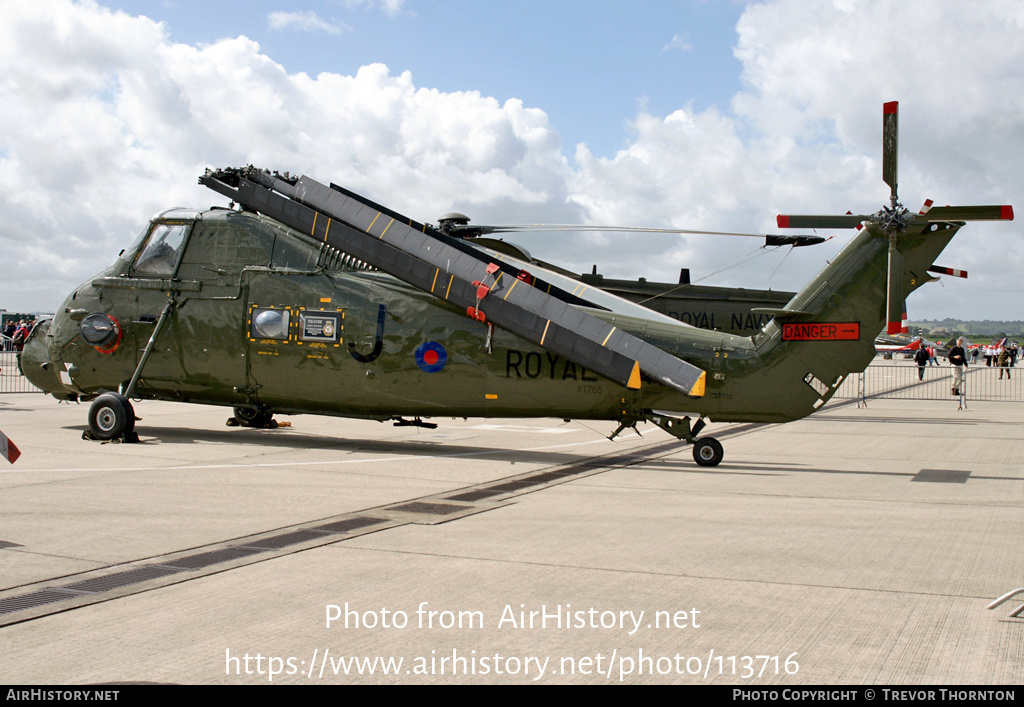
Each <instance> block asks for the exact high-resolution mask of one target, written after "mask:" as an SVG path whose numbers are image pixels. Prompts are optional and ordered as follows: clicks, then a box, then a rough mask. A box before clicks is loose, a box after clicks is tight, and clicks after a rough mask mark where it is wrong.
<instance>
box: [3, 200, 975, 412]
mask: <svg viewBox="0 0 1024 707" xmlns="http://www.w3.org/2000/svg"><path fill="white" fill-rule="evenodd" d="M956 230H957V227H956V226H950V227H947V228H946V229H945V231H944V232H942V233H937V234H929V235H928V236H923V235H922V236H921V238H918V239H914V238H909V239H907V240H906V248H905V254H904V257H905V258H906V262H907V271H908V273H910V275H908V283H907V292H910V291H912V290H913V289H914V288H915V287H916V286H918V285H919V284H920V282H921V281H923V280H914V279H913V273H914V272H917V270H915V269H913V268H919V269H920V272H922V273H923V272H924V270H925V268H927V267H928V265H930V264H931V263H932V261H933V259H934V257H935V256H936V255H937V254H938V252H940V251H941V250H942V248H943V247H944V246H945V245H946V243H948V241H949V239H950V238H951V237H952V235H953V234H954V233H955V232H956ZM158 241H159V242H158ZM886 249H887V242H886V240H885V238H884V237H879V236H878V234H872V233H871V232H870V229H865V230H864V231H863V232H862V233H861V234H859V235H858V236H856V237H855V238H854V240H853V241H851V243H850V244H849V245H848V246H847V248H846V249H844V251H843V252H842V253H841V254H840V255H839V256H838V257H837V258H836V259H835V260H833V261H832V263H830V264H829V265H828V266H827V267H826V268H825V269H824V270H823V271H822V272H821V273H820V274H819V275H818V276H817V277H816V278H815V279H814V280H812V281H811V283H810V284H809V285H808V286H807V287H806V288H804V289H803V290H802V291H801V292H800V293H798V294H797V295H796V296H795V297H794V298H793V299H792V301H791V302H790V303H789V304H788V305H787V306H786V308H785V309H786V310H787V311H788V312H789V314H781V315H779V316H776V318H775V319H774V320H773V321H771V322H769V323H768V324H766V325H765V326H764V327H762V328H761V330H760V331H758V332H757V333H756V334H755V335H754V336H737V335H732V334H726V333H721V332H716V331H707V330H702V329H697V328H695V327H691V326H688V325H686V324H682V323H680V322H676V321H673V320H671V319H669V318H667V317H663V316H660V315H657V314H656V313H653V312H650V311H648V310H644V309H643V308H640V307H638V306H637V305H634V304H632V303H629V302H626V301H624V300H620V299H619V298H616V297H614V296H612V295H608V294H607V293H600V294H598V293H595V292H591V293H580V292H577V293H576V294H578V295H579V296H581V297H583V298H585V299H586V298H588V297H591V296H592V297H593V299H592V301H593V303H594V304H595V307H594V308H587V313H588V314H590V315H593V316H595V317H597V318H600V319H602V320H605V321H607V322H609V323H612V324H614V325H615V326H616V327H619V328H621V329H623V330H624V331H628V332H630V333H632V334H633V335H635V336H637V337H639V338H641V339H643V340H645V341H647V342H649V343H651V344H654V345H655V346H657V347H659V348H661V349H663V350H664V351H665V352H667V353H669V354H672V355H673V356H676V357H678V358H680V359H682V360H684V361H686V362H688V363H692V364H693V365H695V366H697V367H699V368H701V369H702V370H704V371H706V372H707V382H706V389H705V391H704V395H703V396H702V397H700V398H696V397H689V396H686V395H683V394H681V393H679V392H677V391H676V390H673V389H670V388H668V387H665V386H663V385H660V384H657V383H654V382H650V381H645V382H644V383H643V384H642V385H641V387H640V389H639V390H630V389H627V388H624V387H622V386H620V385H618V384H615V383H612V382H610V381H608V380H607V379H605V378H602V377H601V376H598V375H597V374H595V373H593V372H592V371H588V370H587V369H586V368H584V367H583V366H581V365H579V364H578V363H576V362H574V361H572V360H570V359H568V358H566V357H565V356H562V355H557V354H554V353H552V352H550V351H547V350H545V349H544V348H542V347H540V346H537V345H534V344H532V343H530V342H528V341H526V340H524V339H521V338H519V337H517V336H515V335H513V334H511V333H509V332H507V331H504V330H502V329H500V328H492V327H489V326H488V325H487V324H486V323H481V322H479V321H475V320H473V319H470V318H468V317H467V316H466V312H465V311H463V310H461V309H458V308H456V307H454V306H453V305H451V304H449V303H448V302H446V301H444V300H442V299H438V298H436V297H434V296H431V295H430V294H427V293H425V292H422V291H420V290H418V289H416V288H414V287H412V286H410V285H408V284H406V283H404V282H402V281H401V280H399V279H397V278H395V277H391V276H389V275H386V274H383V273H380V272H375V271H372V270H367V269H362V268H360V267H359V266H360V265H361V264H359V263H350V262H344V261H342V262H333V261H327V262H325V260H324V255H323V252H322V251H321V250H319V249H318V247H317V244H316V243H315V242H313V241H312V240H311V239H310V238H308V237H306V236H304V235H303V234H299V233H297V232H295V231H294V230H292V229H289V228H288V227H286V226H283V225H282V224H280V223H277V222H276V221H273V220H272V219H269V218H266V217H263V216H259V215H257V214H254V213H251V212H238V211H232V210H226V209H214V210H210V211H206V212H201V213H200V212H189V211H172V212H165V213H164V214H161V215H160V216H158V217H157V218H155V219H154V220H153V221H152V223H151V224H150V226H149V228H148V229H147V230H145V231H144V232H143V234H141V235H140V237H139V239H138V240H137V241H136V243H134V244H133V245H132V246H130V247H129V248H128V249H126V250H125V251H123V252H122V254H121V255H120V256H119V257H118V259H117V260H116V262H115V263H114V264H113V265H111V266H110V267H109V268H107V269H106V270H104V271H103V272H101V273H99V274H98V275H97V276H95V277H94V278H92V279H90V280H89V281H88V282H86V283H83V284H82V285H81V286H80V287H78V288H77V289H76V290H75V291H74V292H73V293H71V294H70V295H69V296H68V298H67V299H66V300H65V302H64V303H63V305H62V306H61V307H60V309H59V310H58V313H57V315H56V316H55V318H54V319H53V320H52V322H49V323H48V324H45V325H42V326H39V327H37V328H36V330H35V331H34V332H33V335H32V336H31V337H30V339H29V341H28V342H27V343H26V347H25V352H24V354H23V369H24V370H25V373H26V375H27V376H28V377H29V378H30V379H31V380H32V381H33V382H34V383H35V384H36V385H37V386H39V387H40V388H42V389H44V390H46V391H47V392H50V393H52V394H53V395H54V396H55V397H57V398H61V399H69V398H76V399H89V398H91V397H94V396H96V395H97V394H99V393H101V392H104V391H113V390H118V389H120V388H124V386H125V385H126V384H127V383H128V381H129V380H131V379H132V377H133V374H134V373H135V372H136V368H137V366H138V364H139V361H140V358H141V356H142V352H143V351H144V349H145V348H146V347H147V344H148V343H149V341H150V339H151V337H152V336H153V333H154V331H155V329H156V328H157V326H158V323H159V321H160V319H161V318H162V315H164V312H165V310H166V311H167V314H166V317H165V319H166V321H165V322H164V323H163V326H162V328H161V329H160V331H159V332H158V333H157V336H156V337H155V339H154V340H153V344H152V347H151V349H152V350H151V352H150V355H149V357H148V358H147V359H146V361H145V365H144V366H143V367H142V370H141V372H140V377H139V380H138V383H137V385H136V386H135V387H134V389H133V391H132V394H133V397H137V398H155V399H166V400H180V401H189V402H196V403H207V404H215V405H225V406H235V407H238V406H242V407H246V406H248V407H254V406H255V407H260V408H263V409H271V410H274V411H278V412H282V413H316V414H327V415H342V416H354V417H367V418H375V419H387V418H390V417H394V416H403V415H404V416H423V417H429V416H455V417H463V416H466V417H469V416H474V417H475V416H484V417H561V418H577V419H607V420H628V419H642V418H643V413H644V411H650V410H659V411H670V412H676V413H680V414H683V413H686V414H697V415H703V416H707V417H709V418H710V419H712V420H713V421H762V422H772V421H776V422H782V421H787V420H792V419H797V418H800V417H804V416H805V415H807V414H810V413H811V412H813V411H814V410H815V409H817V408H818V407H820V406H821V404H823V403H824V401H826V400H827V399H828V398H829V397H831V395H832V394H833V393H834V392H835V389H836V388H837V387H838V385H839V383H841V381H842V379H843V377H844V376H846V375H847V374H849V373H850V372H852V371H859V370H863V368H864V367H865V366H867V364H868V363H869V362H870V360H871V358H872V357H873V356H874V338H875V335H876V334H877V333H878V331H879V330H880V329H881V327H882V325H883V323H884V321H885V320H884V317H885V312H884V311H883V310H884V286H885V258H886ZM494 257H496V258H502V257H504V256H501V255H495V256H494ZM545 277H547V278H548V279H549V280H550V281H555V280H557V278H559V277H561V276H558V275H555V274H553V273H545ZM572 286H576V287H579V286H580V284H579V283H578V282H575V283H572V285H567V287H572ZM92 315H102V316H92ZM87 320H88V322H87V323H88V326H87V327H86V329H88V331H86V332H85V333H83V322H86V321H87ZM108 320H109V322H112V324H110V327H111V329H112V330H116V337H115V336H114V334H113V333H112V332H106V333H104V330H103V326H104V325H105V323H106V322H107V321H108ZM97 322H99V324H100V327H99V331H98V333H97V331H94V330H93V329H92V328H90V327H93V328H95V327H94V325H95V324H96V323H97ZM829 323H832V324H842V325H849V324H851V323H855V324H856V330H857V334H856V336H855V337H854V338H850V337H849V335H848V332H849V329H844V331H846V332H847V336H846V338H843V339H837V338H835V337H834V336H829V335H828V329H814V331H813V335H811V334H812V332H811V325H812V324H829ZM787 325H789V326H787ZM800 326H803V327H804V328H803V330H801V329H799V327H800ZM794 327H797V328H794ZM833 328H834V327H833ZM801 331H802V332H803V333H802V334H801ZM794 332H796V334H795V338H794ZM86 333H88V334H89V337H88V338H91V339H92V342H90V341H89V340H87V337H86V335H85V334H86ZM101 335H105V336H107V339H104V340H102V341H100V343H98V344H97V343H96V342H97V341H99V338H98V337H100V336H101ZM115 339H116V341H115Z"/></svg>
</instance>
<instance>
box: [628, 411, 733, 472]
mask: <svg viewBox="0 0 1024 707" xmlns="http://www.w3.org/2000/svg"><path fill="white" fill-rule="evenodd" d="M643 419H644V420H646V421H647V422H653V423H654V424H655V425H657V426H658V427H660V428H661V429H663V430H665V431H666V432H668V433H669V434H670V435H672V436H673V437H675V438H676V439H681V440H683V441H684V442H686V443H687V444H692V445H693V460H694V461H695V462H697V464H698V465H700V466H718V465H719V464H721V463H722V458H723V456H724V454H725V453H724V450H723V449H722V443H721V442H719V441H718V440H717V439H715V438H714V437H701V438H700V439H697V435H698V434H699V433H700V431H701V430H703V429H704V427H705V426H706V424H707V423H706V422H704V418H700V419H699V420H697V421H696V422H694V423H693V425H692V426H691V425H690V418H689V417H681V418H680V417H672V416H671V415H663V414H660V413H655V412H653V411H650V410H648V411H646V412H645V413H644V416H643ZM639 421H640V420H639V419H636V418H632V417H630V418H628V419H625V418H624V419H623V420H622V422H620V423H619V427H618V429H616V430H615V431H614V432H612V434H611V437H609V438H608V439H615V437H616V435H618V434H619V433H620V432H622V431H623V430H624V429H626V428H627V427H631V428H633V429H634V430H635V429H636V423H637V422H639Z"/></svg>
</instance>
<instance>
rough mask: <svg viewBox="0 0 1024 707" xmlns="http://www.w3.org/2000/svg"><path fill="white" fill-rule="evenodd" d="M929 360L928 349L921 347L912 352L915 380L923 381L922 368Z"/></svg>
mask: <svg viewBox="0 0 1024 707" xmlns="http://www.w3.org/2000/svg"><path fill="white" fill-rule="evenodd" d="M930 359H931V356H930V355H929V354H928V349H926V348H924V347H923V346H922V347H921V348H919V349H918V350H917V351H915V352H914V363H916V364H917V379H918V380H919V381H923V380H924V367H925V366H927V365H928V361H929V360H930Z"/></svg>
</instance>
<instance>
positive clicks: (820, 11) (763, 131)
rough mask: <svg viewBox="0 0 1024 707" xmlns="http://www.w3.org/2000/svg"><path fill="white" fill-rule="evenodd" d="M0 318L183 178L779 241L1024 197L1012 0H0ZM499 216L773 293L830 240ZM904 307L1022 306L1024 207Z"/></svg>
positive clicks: (60, 290) (1019, 61)
mask: <svg viewBox="0 0 1024 707" xmlns="http://www.w3.org/2000/svg"><path fill="white" fill-rule="evenodd" d="M0 16H2V17H3V18H4V22H3V24H2V26H0V308H5V309H7V310H9V311H40V312H43V311H48V312H52V311H54V310H55V309H56V308H57V307H58V306H59V305H60V303H61V302H62V300H63V299H64V297H65V296H66V295H67V294H68V293H69V292H70V291H71V290H72V288H74V287H75V286H76V285H78V284H79V283H81V282H83V281H85V280H87V279H88V278H90V277H91V276H92V275H93V274H95V273H96V272H98V271H100V270H101V269H103V268H104V267H106V266H108V265H109V264H111V263H112V262H113V261H114V259H115V258H116V256H117V253H118V252H119V251H120V250H121V249H122V248H123V247H125V246H126V245H128V244H129V243H130V242H131V241H132V240H133V238H134V236H135V235H136V234H137V233H138V232H139V231H140V230H141V229H142V228H143V227H144V226H145V224H146V222H147V221H148V219H149V218H150V217H151V216H153V215H154V214H155V213H157V212H159V211H161V210H163V209H165V208H169V207H172V206H190V207H198V208H205V207H208V206H211V205H224V204H225V200H224V199H223V198H222V197H220V196H218V195H217V194H215V193H214V192H212V191H209V190H207V189H205V188H203V187H200V186H198V185H197V183H196V182H197V178H198V177H199V175H201V174H202V173H203V171H204V170H205V169H206V168H208V167H228V166H242V165H245V164H255V165H257V166H260V167H264V168H268V169H272V170H279V171H282V172H283V171H289V172H292V173H298V174H308V175H309V176H311V177H313V178H315V179H317V180H319V181H321V182H335V183H337V184H340V185H343V186H345V187H347V188H349V189H351V190H353V191H355V192H357V193H360V194H363V195H365V196H367V197H369V198H371V199H373V200H375V201H378V202H380V203H382V204H384V205H386V206H388V207H389V208H391V209H393V210H395V211H398V212H399V213H403V214H405V215H407V216H409V217H411V218H413V219H416V220H418V221H426V222H436V221H437V218H438V217H439V216H440V215H442V214H444V213H446V212H449V211H453V210H454V211H461V212H463V213H466V214H468V215H469V216H470V217H471V218H472V219H473V222H474V223H480V224H484V223H490V224H495V223H585V224H603V225H614V226H624V225H631V226H642V227H666V228H667V227H672V228H682V229H708V230H717V231H741V232H749V233H778V232H779V231H778V229H777V227H776V223H775V216H776V214H779V213H796V214H799V213H846V212H847V211H853V212H855V213H872V212H874V211H877V210H878V209H879V208H881V207H882V206H883V205H887V203H888V196H889V189H888V187H887V186H886V185H885V184H884V183H883V182H882V179H881V126H882V120H881V114H882V104H883V103H884V102H887V101H893V100H898V101H899V102H900V135H899V151H900V156H899V170H900V174H899V176H900V179H899V193H900V197H901V200H902V201H903V203H904V204H905V205H906V206H908V207H909V208H911V210H913V211H916V210H917V208H918V207H919V206H920V204H921V203H922V202H923V201H924V199H926V198H931V199H934V200H935V202H936V203H937V204H956V205H968V204H1012V205H1014V206H1016V207H1017V210H1018V211H1020V210H1021V209H1024V198H1021V197H1022V195H1024V169H1022V168H1021V165H1024V92H1022V91H1021V90H1020V87H1021V86H1024V3H1021V2H1020V1H1019V0H985V2H981V3H971V4H965V3H962V2H960V1H959V0H902V1H901V0H892V1H889V2H886V1H882V0H767V1H764V2H756V3H754V2H750V3H747V2H740V1H738V0H735V1H734V0H631V1H630V2H625V1H622V2H617V1H613V0H588V2H571V1H569V0H545V1H544V2H540V1H535V0H516V1H515V2H509V3H496V2H481V1H479V0H429V1H428V0H298V1H296V0H292V1H291V2H288V3H284V2H280V0H278V1H272V0H248V1H247V2H236V1H234V0H218V1H217V2H208V3H196V2H184V1H182V0H123V1H121V2H118V1H116V0H108V1H107V2H92V1H82V2H71V1H70V0H34V1H33V2H31V3H26V2H21V1H18V0H0ZM821 235H825V236H834V238H832V240H830V241H828V242H827V243H825V244H823V245H819V246H815V247H813V248H801V249H791V248H777V249H764V248H762V247H760V246H761V242H759V241H758V240H756V239H744V238H733V239H724V238H721V237H711V236H677V235H671V236H670V235H640V234H614V235H612V234H601V233H583V234H580V233H574V234H550V233H549V234H524V235H520V236H516V237H515V238H510V240H515V241H516V242H518V243H519V244H521V245H522V246H524V247H526V248H527V250H529V251H530V252H531V253H532V254H533V255H534V256H536V257H538V258H541V259H543V260H547V261H550V262H554V263H557V264H559V265H561V266H563V267H566V268H569V269H571V270H575V271H577V272H590V270H591V268H592V267H593V266H594V265H596V266H597V268H598V271H599V272H601V273H603V274H605V275H606V276H609V277H618V278H638V277H646V278H647V279H648V280H664V281H668V282H675V281H676V280H677V279H678V275H679V270H680V269H681V268H688V269H689V270H690V273H691V277H692V279H693V280H694V281H695V282H700V283H702V284H709V285H722V286H731V287H749V288H758V289H768V288H771V289H776V290H797V289H799V288H800V287H801V286H802V285H803V284H804V283H805V282H806V281H807V280H809V279H810V278H811V277H812V276H813V275H814V274H815V273H816V272H817V271H818V270H820V269H821V268H822V267H823V266H824V265H825V264H826V261H827V260H828V259H829V258H830V257H832V256H833V255H834V254H835V253H837V252H838V250H839V249H840V248H841V247H842V245H843V244H845V243H846V242H847V241H848V240H849V238H850V235H849V233H847V232H845V231H831V232H827V231H823V232H821ZM938 264H939V265H943V266H946V267H951V268H959V269H965V270H967V271H968V272H969V278H968V279H967V280H966V281H964V280H960V279H957V278H949V277H943V278H942V279H941V281H940V282H938V283H930V284H928V285H926V286H925V287H923V288H922V289H920V290H918V292H916V293H915V294H914V295H912V296H911V297H910V298H909V300H908V310H909V314H910V318H911V319H912V320H920V319H938V318H943V317H956V318H963V319H977V320H980V319H997V320H999V319H1002V320H1015V319H1024V314H1022V311H1024V307H1021V306H1020V304H1019V303H1020V302H1021V301H1024V287H1022V285H1024V283H1022V282H1021V275H1022V273H1024V235H1022V226H1021V221H1020V220H1018V221H1014V222H1009V223H1007V222H996V223H972V224H968V226H967V227H965V228H964V229H963V230H962V231H961V233H960V234H959V235H958V236H957V237H956V238H955V239H954V241H953V243H952V244H951V245H950V246H949V247H947V249H946V250H945V251H944V253H943V254H942V256H941V258H940V259H939V261H938Z"/></svg>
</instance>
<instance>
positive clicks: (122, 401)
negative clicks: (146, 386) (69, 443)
mask: <svg viewBox="0 0 1024 707" xmlns="http://www.w3.org/2000/svg"><path fill="white" fill-rule="evenodd" d="M134 429H135V409H134V408H133V407H132V404H131V403H130V402H129V401H128V398H126V397H124V396H123V395H121V394H120V393H104V394H103V395H101V396H100V397H98V398H96V400H94V401H93V403H92V405H91V406H90V407H89V430H90V431H91V432H92V434H93V436H94V437H95V438H96V439H101V440H110V439H117V438H118V437H121V436H122V435H124V434H127V433H129V432H131V431H133V430H134Z"/></svg>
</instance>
